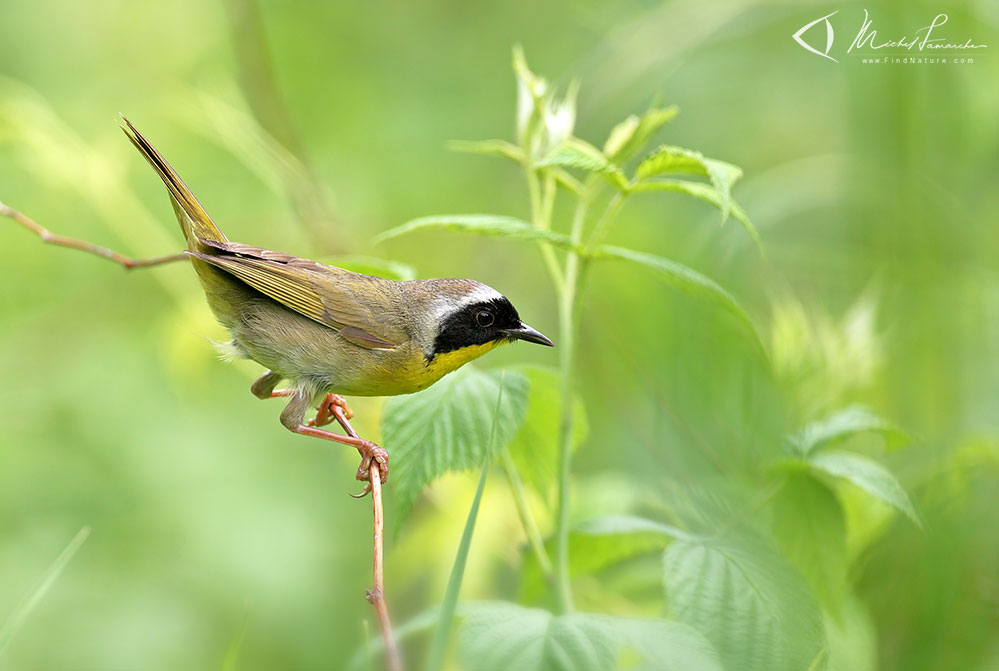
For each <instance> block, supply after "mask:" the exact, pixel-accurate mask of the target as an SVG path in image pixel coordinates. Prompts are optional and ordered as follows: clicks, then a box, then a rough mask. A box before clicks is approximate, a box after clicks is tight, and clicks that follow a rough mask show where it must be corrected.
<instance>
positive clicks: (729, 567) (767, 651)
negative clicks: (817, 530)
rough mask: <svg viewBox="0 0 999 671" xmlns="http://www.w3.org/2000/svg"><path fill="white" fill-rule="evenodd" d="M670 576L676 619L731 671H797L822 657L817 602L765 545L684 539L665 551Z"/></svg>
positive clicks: (749, 541)
mask: <svg viewBox="0 0 999 671" xmlns="http://www.w3.org/2000/svg"><path fill="white" fill-rule="evenodd" d="M663 575H664V582H665V584H666V601H667V608H668V610H669V613H670V614H671V615H672V616H673V617H675V618H676V619H677V620H679V621H680V622H685V623H687V624H689V625H690V626H692V627H694V628H695V629H697V630H698V631H700V632H701V633H703V634H704V635H705V636H706V637H707V638H708V640H710V641H711V642H712V643H713V644H714V645H715V647H716V648H717V650H718V653H719V655H720V656H721V659H722V662H723V663H724V664H725V666H726V668H732V669H740V670H743V671H755V670H757V669H759V670H760V671H782V670H785V669H786V670H787V671H798V670H800V669H808V668H813V667H812V666H811V665H812V664H813V662H815V660H816V659H817V658H819V656H820V655H821V654H822V651H823V645H824V643H823V638H824V636H823V631H822V620H821V615H820V611H819V609H818V606H817V604H816V603H815V600H814V598H813V597H812V596H811V594H810V593H809V592H808V588H807V586H806V585H805V583H804V582H803V581H802V580H801V578H800V577H799V576H798V574H797V573H796V572H795V571H794V569H793V568H792V567H791V566H790V565H789V564H788V563H787V562H786V560H784V559H783V558H782V557H781V556H780V555H778V554H777V553H776V552H775V551H774V550H772V549H770V548H769V547H767V546H766V544H764V543H763V542H761V541H758V540H754V539H750V538H748V537H732V538H722V539H702V540H678V541H676V542H674V543H672V544H671V545H670V546H669V547H668V548H667V549H666V553H665V555H664V560H663Z"/></svg>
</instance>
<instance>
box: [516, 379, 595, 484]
mask: <svg viewBox="0 0 999 671" xmlns="http://www.w3.org/2000/svg"><path fill="white" fill-rule="evenodd" d="M517 370H519V371H520V372H521V373H523V374H524V375H526V376H527V379H528V381H529V382H530V385H531V393H530V397H529V399H528V406H527V415H526V417H525V418H524V423H523V424H522V425H521V427H520V431H518V432H517V435H516V436H515V437H514V439H513V441H512V442H511V443H510V446H509V447H508V448H507V449H509V451H510V456H511V457H512V458H513V461H514V464H515V465H516V467H517V471H518V472H519V473H520V474H521V475H522V476H523V478H524V480H525V481H526V482H527V483H528V484H529V485H531V486H532V487H533V488H534V489H535V490H536V491H537V492H538V493H540V494H541V495H542V496H547V495H548V493H549V492H550V491H551V489H552V487H553V486H554V483H555V482H557V481H558V436H559V411H560V409H561V407H562V398H561V382H560V381H559V380H560V378H559V375H558V372H557V371H555V370H553V369H550V368H542V367H539V366H521V367H518V368H517ZM575 403H576V407H575V418H576V421H575V423H574V425H573V447H576V446H578V445H579V444H580V443H581V442H583V440H585V439H586V435H587V434H588V433H589V424H588V422H587V421H586V408H585V407H584V406H583V400H582V398H581V397H580V396H578V395H577V396H576V398H575Z"/></svg>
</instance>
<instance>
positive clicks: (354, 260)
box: [317, 255, 416, 280]
mask: <svg viewBox="0 0 999 671" xmlns="http://www.w3.org/2000/svg"><path fill="white" fill-rule="evenodd" d="M317 261H319V262H320V263H325V264H328V265H331V266H336V267H337V268H343V269H344V270H350V271H353V272H355V273H361V274H362V275H374V276H375V277H381V278H384V279H386V280H415V279H416V268H414V267H413V266H411V265H409V264H408V263H403V262H401V261H389V260H388V259H379V258H377V257H374V256H360V255H351V256H330V257H326V258H322V259H317Z"/></svg>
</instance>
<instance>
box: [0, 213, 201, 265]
mask: <svg viewBox="0 0 999 671" xmlns="http://www.w3.org/2000/svg"><path fill="white" fill-rule="evenodd" d="M0 215H2V216H5V217H10V218H11V219H13V220H14V221H16V222H17V223H19V224H21V225H22V226H24V227H25V228H27V229H28V230H29V231H31V232H32V233H34V234H35V235H37V236H38V237H39V238H41V239H42V242H46V243H48V244H50V245H59V246H61V247H69V248H70V249H79V250H80V251H83V252H87V253H89V254H94V255H96V256H100V257H102V258H105V259H108V260H109V261H114V262H115V263H118V264H120V265H121V266H123V267H124V268H125V269H127V270H131V269H132V268H146V267H148V266H158V265H160V264H163V263H170V262H172V261H183V260H184V259H186V258H187V254H183V253H181V254H171V255H169V256H157V257H156V258H152V259H136V258H132V257H131V256H125V255H124V254H119V253H118V252H116V251H114V250H112V249H108V248H107V247H101V246H100V245H95V244H93V243H90V242H86V241H84V240H77V239H76V238H67V237H65V236H63V235H57V234H55V233H53V232H52V231H50V230H49V229H47V228H45V227H44V226H42V225H41V224H39V223H38V222H36V221H35V220H33V219H31V218H30V217H28V216H26V215H23V214H21V213H20V212H18V211H17V210H15V209H14V208H12V207H9V206H7V205H4V204H3V203H0Z"/></svg>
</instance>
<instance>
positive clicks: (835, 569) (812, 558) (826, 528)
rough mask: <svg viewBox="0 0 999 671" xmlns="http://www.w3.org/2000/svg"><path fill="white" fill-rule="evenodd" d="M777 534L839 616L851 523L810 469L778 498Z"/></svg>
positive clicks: (785, 550) (817, 593)
mask: <svg viewBox="0 0 999 671" xmlns="http://www.w3.org/2000/svg"><path fill="white" fill-rule="evenodd" d="M773 513H774V514H773V532H774V538H775V539H776V540H777V545H778V547H780V549H781V552H783V553H784V556H785V557H787V558H788V559H789V560H790V561H791V563H792V564H794V565H795V566H796V567H797V569H798V570H799V571H801V573H802V575H804V576H805V579H806V580H807V581H808V584H809V585H810V586H811V588H812V593H813V594H815V596H816V597H817V598H818V599H819V602H820V603H822V604H823V605H824V606H825V607H826V608H827V609H828V610H829V612H831V613H832V614H833V616H834V617H835V618H837V620H839V619H840V618H841V617H842V614H843V600H844V597H845V595H846V569H847V555H846V521H845V519H844V516H843V510H842V508H841V507H840V505H839V501H837V499H836V495H835V494H833V493H832V492H831V491H830V490H829V488H828V487H826V486H825V485H824V484H822V483H821V482H819V481H818V480H816V479H815V478H813V477H812V476H811V475H808V474H807V473H796V474H792V475H791V476H790V477H788V479H787V480H786V481H785V482H784V485H783V486H782V487H781V489H780V491H779V492H778V493H777V496H776V497H775V498H774V502H773Z"/></svg>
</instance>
